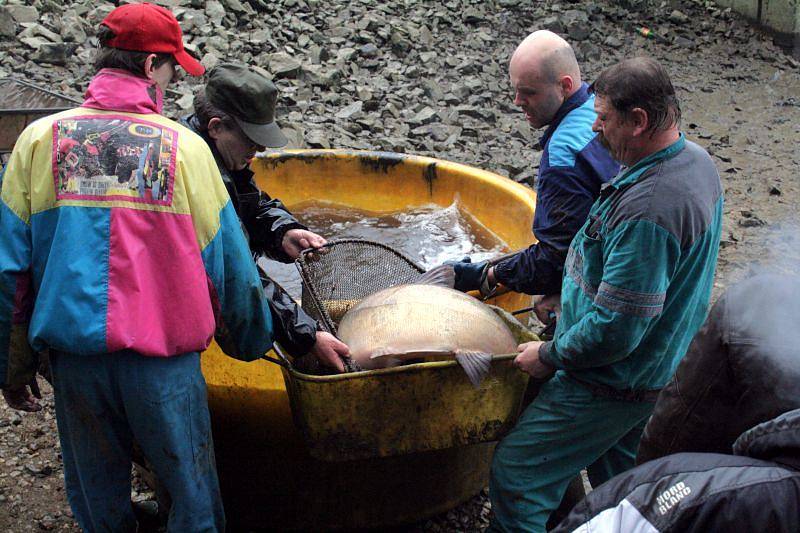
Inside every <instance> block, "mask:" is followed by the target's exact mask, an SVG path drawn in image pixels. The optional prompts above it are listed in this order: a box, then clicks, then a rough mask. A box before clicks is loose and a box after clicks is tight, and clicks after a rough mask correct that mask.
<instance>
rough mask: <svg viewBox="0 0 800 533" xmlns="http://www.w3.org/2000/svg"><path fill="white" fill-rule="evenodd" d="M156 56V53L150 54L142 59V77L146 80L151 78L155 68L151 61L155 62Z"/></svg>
mask: <svg viewBox="0 0 800 533" xmlns="http://www.w3.org/2000/svg"><path fill="white" fill-rule="evenodd" d="M156 57H158V56H156V54H150V55H148V56H147V57H146V58H145V60H144V77H145V78H147V79H148V80H152V79H153V71H154V70H155V67H154V66H153V63H154V62H155V60H156Z"/></svg>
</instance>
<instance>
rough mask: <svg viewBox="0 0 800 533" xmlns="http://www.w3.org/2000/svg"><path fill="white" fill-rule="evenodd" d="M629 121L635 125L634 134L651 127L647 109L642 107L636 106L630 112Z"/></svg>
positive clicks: (641, 132)
mask: <svg viewBox="0 0 800 533" xmlns="http://www.w3.org/2000/svg"><path fill="white" fill-rule="evenodd" d="M628 121H629V122H630V123H631V124H632V125H633V134H634V135H636V136H638V135H642V134H643V133H645V132H647V130H648V129H649V128H650V117H648V116H647V111H645V110H644V109H642V108H641V107H634V108H633V109H631V110H630V112H629V113H628Z"/></svg>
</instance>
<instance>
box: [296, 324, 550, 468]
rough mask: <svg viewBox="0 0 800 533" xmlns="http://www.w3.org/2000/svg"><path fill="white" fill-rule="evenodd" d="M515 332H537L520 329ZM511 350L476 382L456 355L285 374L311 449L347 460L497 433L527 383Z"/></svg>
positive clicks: (520, 338)
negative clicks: (365, 367) (364, 367)
mask: <svg viewBox="0 0 800 533" xmlns="http://www.w3.org/2000/svg"><path fill="white" fill-rule="evenodd" d="M507 316H508V318H510V319H511V320H513V318H511V317H510V315H507ZM502 318H506V317H502ZM520 328H521V326H520V325H519V323H517V328H513V327H512V331H515V332H517V333H519V332H520ZM516 340H517V342H518V343H523V342H527V341H530V340H538V339H537V338H536V337H535V336H525V335H524V334H523V335H520V334H517V336H516ZM513 358H514V356H513V355H500V356H498V357H495V358H494V360H493V361H492V366H491V373H490V375H489V376H488V377H487V378H486V379H484V380H483V382H482V383H481V385H480V387H479V388H475V387H473V386H472V384H471V383H470V382H469V380H468V379H467V376H466V374H465V373H464V371H463V369H462V368H461V367H460V365H459V364H458V363H457V362H455V361H436V362H428V363H417V364H413V365H407V366H399V367H394V368H385V369H381V370H371V371H367V372H355V373H351V374H339V375H333V376H311V375H308V374H303V373H301V372H298V371H296V370H294V369H292V368H291V367H288V366H287V367H284V370H283V377H284V380H285V382H286V388H287V390H288V391H289V399H290V404H291V407H292V412H293V414H294V419H295V423H296V425H297V426H298V427H299V428H300V430H301V431H302V433H303V436H304V437H305V443H306V446H307V447H308V450H309V453H311V455H312V456H314V457H315V458H317V459H322V460H325V461H349V460H354V459H368V458H374V457H390V456H394V455H405V454H412V453H420V452H428V451H432V450H443V449H448V448H458V447H461V446H466V445H469V444H478V443H482V442H491V441H495V440H498V439H499V438H501V437H502V436H503V435H504V434H505V433H506V432H507V431H508V430H509V429H511V427H512V426H513V425H514V422H515V421H516V417H517V414H518V411H519V406H520V403H521V402H522V396H523V393H524V391H525V386H526V384H527V383H528V375H527V374H525V373H523V372H520V371H519V370H518V369H517V368H516V367H514V366H513V365H512V361H513Z"/></svg>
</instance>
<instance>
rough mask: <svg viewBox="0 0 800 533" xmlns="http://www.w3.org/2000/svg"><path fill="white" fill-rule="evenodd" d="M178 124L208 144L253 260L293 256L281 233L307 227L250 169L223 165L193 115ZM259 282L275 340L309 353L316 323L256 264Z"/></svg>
mask: <svg viewBox="0 0 800 533" xmlns="http://www.w3.org/2000/svg"><path fill="white" fill-rule="evenodd" d="M180 122H181V124H183V125H184V126H186V127H188V128H189V129H190V130H192V131H194V132H195V133H197V134H198V135H200V136H201V137H202V138H203V140H204V141H206V144H207V145H208V147H209V149H210V150H211V153H212V154H213V155H214V159H215V160H216V162H217V167H218V168H219V173H220V174H221V175H222V181H223V182H224V183H225V187H226V188H227V189H228V194H229V195H230V197H231V202H233V207H234V209H236V214H238V215H239V219H240V220H241V222H242V229H243V230H244V233H245V236H246V237H247V240H248V242H249V244H250V250H252V252H253V257H254V259H257V258H258V257H259V256H266V257H268V258H269V259H273V260H275V261H280V262H282V263H291V262H292V259H291V258H290V257H289V256H288V255H286V253H285V252H284V251H283V246H282V244H283V236H284V235H285V234H286V232H287V231H289V230H291V229H307V228H306V227H305V226H304V225H302V224H300V222H298V221H297V219H296V218H294V216H293V215H292V214H291V213H290V212H289V210H288V209H286V207H285V206H284V205H283V203H282V202H281V201H280V200H278V199H273V198H270V197H269V195H268V194H267V193H265V192H264V191H262V190H261V189H259V188H258V186H257V185H256V183H255V180H254V179H253V171H252V170H250V169H249V168H245V169H243V170H238V171H230V170H228V169H227V168H226V167H225V163H224V161H223V159H222V156H221V154H220V153H219V151H218V150H217V147H216V146H215V145H214V142H213V140H212V139H211V138H210V137H209V136H208V134H207V132H202V131H201V129H200V122H199V121H198V119H197V117H196V116H195V115H189V116H186V117H184V118H183V119H181V121H180ZM258 270H259V275H260V277H261V283H262V285H263V286H264V292H265V294H266V297H267V301H268V303H269V308H270V311H272V321H273V330H274V335H275V340H276V341H277V342H278V344H280V345H281V347H283V348H284V349H285V350H286V351H288V352H289V353H290V354H291V355H292V356H295V357H299V356H301V355H304V354H306V353H308V351H309V350H310V349H311V348H312V347H313V346H314V343H316V332H317V322H316V320H314V319H313V318H311V317H310V316H308V315H307V314H306V313H305V311H303V310H302V309H301V308H300V306H299V305H297V302H295V301H294V299H293V298H292V297H291V296H289V293H287V292H286V291H285V290H284V289H283V287H281V286H280V285H279V284H277V283H276V282H275V281H273V280H272V279H270V278H269V276H267V274H266V273H265V272H264V271H263V270H262V269H261V268H260V267H259V268H258Z"/></svg>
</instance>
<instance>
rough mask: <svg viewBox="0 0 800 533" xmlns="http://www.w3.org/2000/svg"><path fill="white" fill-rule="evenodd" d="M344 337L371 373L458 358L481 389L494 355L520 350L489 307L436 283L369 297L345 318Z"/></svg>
mask: <svg viewBox="0 0 800 533" xmlns="http://www.w3.org/2000/svg"><path fill="white" fill-rule="evenodd" d="M338 335H339V338H340V339H341V340H342V341H343V342H345V343H347V345H348V346H349V347H350V357H351V358H352V359H353V360H354V361H355V362H356V363H358V365H359V366H360V367H361V368H363V369H365V370H368V369H375V368H387V367H392V366H397V365H400V364H403V363H408V362H412V361H415V360H424V361H436V360H445V359H451V358H453V357H455V358H456V360H457V361H458V362H459V363H460V364H461V366H462V367H463V368H464V370H465V371H466V373H467V376H468V377H469V379H470V381H472V383H473V384H474V385H475V386H478V385H479V384H480V381H481V379H482V378H483V377H484V376H485V375H486V374H487V373H488V371H489V366H490V363H491V355H497V354H506V353H512V352H516V348H517V342H516V340H515V338H514V335H513V334H512V333H511V330H510V329H509V328H508V326H507V325H506V324H505V322H503V320H502V319H500V318H499V317H498V316H497V315H496V314H495V312H494V311H492V310H491V309H490V308H489V307H488V306H487V305H485V304H483V303H481V302H479V301H478V300H476V299H475V298H473V297H471V296H469V295H466V294H464V293H462V292H459V291H456V290H454V289H450V288H445V287H442V286H439V285H435V284H434V285H431V284H410V285H400V286H397V287H391V288H389V289H384V290H382V291H379V292H376V293H375V294H372V295H370V296H368V297H366V298H364V299H363V300H361V302H359V303H358V304H357V305H356V306H354V307H353V308H352V309H350V310H349V311H348V312H347V313H346V314H345V315H344V317H343V318H342V320H341V322H340V324H339V328H338Z"/></svg>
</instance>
